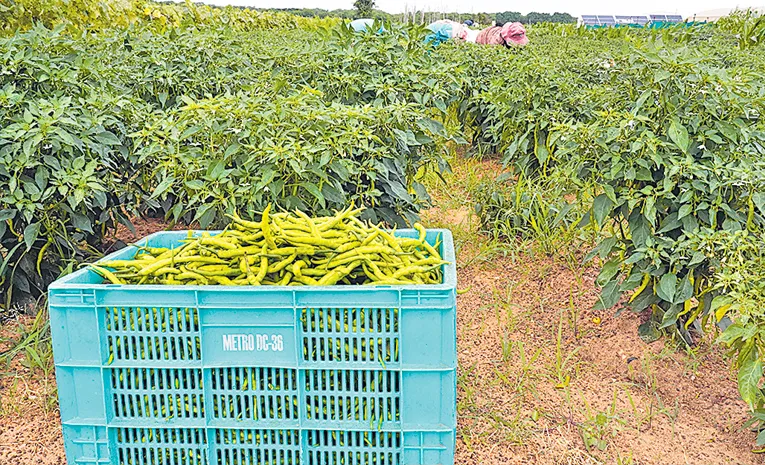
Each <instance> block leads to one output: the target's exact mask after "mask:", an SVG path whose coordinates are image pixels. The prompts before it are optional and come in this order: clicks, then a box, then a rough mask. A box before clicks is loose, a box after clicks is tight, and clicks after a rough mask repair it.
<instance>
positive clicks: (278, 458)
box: [212, 429, 300, 465]
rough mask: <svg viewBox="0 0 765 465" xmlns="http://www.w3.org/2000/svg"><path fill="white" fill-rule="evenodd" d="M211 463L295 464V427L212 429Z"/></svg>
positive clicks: (297, 447)
mask: <svg viewBox="0 0 765 465" xmlns="http://www.w3.org/2000/svg"><path fill="white" fill-rule="evenodd" d="M215 448H216V450H217V453H216V457H214V458H213V459H212V460H213V463H217V464H218V465H298V464H299V463H300V432H299V431H297V430H241V429H237V430H228V429H218V430H215Z"/></svg>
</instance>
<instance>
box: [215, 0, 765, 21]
mask: <svg viewBox="0 0 765 465" xmlns="http://www.w3.org/2000/svg"><path fill="white" fill-rule="evenodd" d="M202 1H204V2H205V3H210V4H214V5H239V6H252V7H256V8H323V9H325V10H334V9H338V8H342V9H351V8H353V1H354V0H279V2H278V3H275V2H274V1H273V0H202ZM760 5H762V3H746V2H743V3H742V2H741V1H732V0H642V1H640V2H615V1H614V0H574V1H572V0H534V1H533V2H508V1H501V0H469V1H465V0H461V1H460V0H377V1H376V7H377V8H379V9H381V10H384V11H387V12H389V13H400V12H402V11H404V9H405V8H408V9H409V10H411V9H412V7H416V9H424V10H426V11H448V12H454V11H456V12H461V13H479V12H487V13H495V12H500V11H519V12H521V13H523V14H526V13H528V12H530V11H537V12H540V13H554V12H556V11H558V12H561V13H570V14H572V15H574V16H579V15H582V14H603V15H609V14H613V15H648V14H657V13H674V14H679V15H682V16H683V17H689V16H692V15H693V14H695V13H700V12H702V11H705V10H712V9H718V8H736V7H739V8H746V7H751V6H760Z"/></svg>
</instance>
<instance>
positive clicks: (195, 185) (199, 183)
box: [183, 179, 205, 191]
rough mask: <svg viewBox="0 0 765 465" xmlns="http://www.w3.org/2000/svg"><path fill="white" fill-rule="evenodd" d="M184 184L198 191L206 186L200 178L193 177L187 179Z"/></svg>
mask: <svg viewBox="0 0 765 465" xmlns="http://www.w3.org/2000/svg"><path fill="white" fill-rule="evenodd" d="M183 184H184V185H185V186H186V187H188V188H189V189H191V190H193V191H198V190H200V189H204V187H205V183H204V182H203V181H201V180H199V179H192V180H191V181H186V182H184V183H183Z"/></svg>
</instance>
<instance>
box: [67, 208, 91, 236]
mask: <svg viewBox="0 0 765 465" xmlns="http://www.w3.org/2000/svg"><path fill="white" fill-rule="evenodd" d="M72 224H73V225H74V227H75V228H77V229H79V230H80V231H87V232H89V233H91V234H92V233H93V225H92V224H91V221H90V218H88V217H87V216H86V215H83V214H82V213H77V212H72Z"/></svg>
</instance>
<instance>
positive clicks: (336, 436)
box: [304, 431, 401, 465]
mask: <svg viewBox="0 0 765 465" xmlns="http://www.w3.org/2000/svg"><path fill="white" fill-rule="evenodd" d="M306 451H307V457H305V458H304V461H305V462H306V463H307V465H351V464H354V465H355V464H363V465H399V464H401V433H399V432H377V431H308V432H307V447H306Z"/></svg>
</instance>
